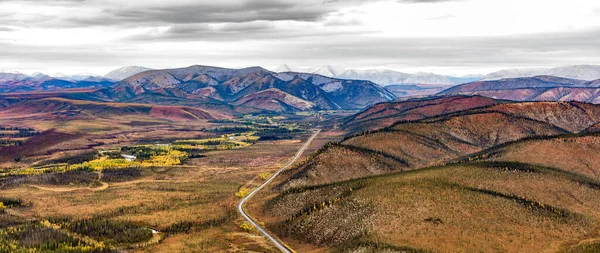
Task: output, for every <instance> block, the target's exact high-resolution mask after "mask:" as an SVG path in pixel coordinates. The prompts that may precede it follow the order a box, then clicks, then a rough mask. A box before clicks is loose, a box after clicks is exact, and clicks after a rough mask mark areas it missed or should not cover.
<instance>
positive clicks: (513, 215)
mask: <svg viewBox="0 0 600 253" xmlns="http://www.w3.org/2000/svg"><path fill="white" fill-rule="evenodd" d="M469 101H470V102H471V103H472V105H475V104H477V103H474V102H475V101H477V102H482V101H486V103H487V105H486V103H481V104H482V106H480V107H474V108H468V106H466V105H464V106H465V107H464V108H466V109H464V110H448V112H446V113H444V112H443V111H444V110H440V108H452V107H454V108H457V107H460V106H463V104H464V103H465V102H469ZM402 103H406V104H404V105H403V104H402ZM419 103H420V104H419ZM416 105H419V106H421V107H417V109H418V108H428V107H431V111H432V112H438V113H439V115H437V113H436V114H432V115H431V116H429V117H423V118H421V119H418V120H412V121H408V120H401V119H402V117H403V115H402V109H403V108H409V109H408V110H407V112H410V111H411V110H413V109H411V107H413V106H416ZM395 108H398V109H399V110H397V111H395V110H393V109H395ZM433 108H436V109H437V110H433ZM427 111H429V110H427ZM379 113H381V115H392V116H394V115H396V113H397V115H398V116H397V117H398V118H399V119H400V121H398V122H397V123H395V124H393V125H391V126H388V127H386V128H384V129H382V130H378V131H372V132H365V133H362V134H359V135H354V136H349V137H347V138H346V139H344V140H343V141H341V142H339V143H333V144H329V145H327V146H325V147H324V148H322V149H320V150H319V151H317V152H316V153H314V154H313V155H312V156H311V157H310V158H309V159H308V160H307V161H306V162H304V163H302V164H300V165H298V166H297V167H295V168H293V169H291V170H289V171H286V172H284V173H283V174H282V175H283V176H284V177H285V179H284V180H282V181H280V182H279V184H278V185H277V186H276V187H274V190H275V191H278V193H279V194H278V195H277V196H276V197H274V198H271V199H270V200H268V201H267V202H266V203H265V204H264V206H263V208H262V212H261V214H260V215H263V216H265V217H270V218H269V219H266V220H268V221H269V222H268V223H267V226H268V227H269V228H270V229H272V230H273V231H275V232H276V233H277V234H278V235H279V236H280V237H282V238H288V239H286V240H285V241H286V242H287V243H290V244H292V245H293V246H297V247H298V248H302V247H304V246H303V245H306V244H308V245H311V246H310V247H313V248H316V249H320V250H329V251H334V252H338V251H340V252H342V251H344V252H346V251H356V252H457V251H460V252H471V251H478V250H481V249H487V250H489V251H492V252H594V251H585V250H586V249H588V250H589V249H596V248H598V246H599V245H600V236H598V234H597V226H598V224H600V219H598V217H599V216H598V214H600V213H599V212H598V210H600V209H598V208H599V207H600V198H598V197H597V196H598V190H599V189H600V176H599V175H600V170H599V169H598V168H597V166H596V165H597V162H596V161H595V160H594V157H595V156H596V154H597V152H598V150H600V138H599V137H598V136H599V135H598V133H589V131H592V130H593V129H595V126H597V125H598V124H599V122H600V106H597V105H593V104H586V103H578V102H569V103H567V102H505V101H495V100H492V99H487V98H482V97H444V98H437V99H431V100H421V101H419V100H417V101H408V102H399V103H382V104H378V105H375V106H373V108H370V109H368V110H366V111H364V112H362V113H360V114H358V115H356V116H354V117H352V119H365V120H366V121H368V120H369V118H370V117H373V118H371V119H377V117H378V116H379V115H380V114H379ZM420 116H421V115H420ZM310 247H309V248H310Z"/></svg>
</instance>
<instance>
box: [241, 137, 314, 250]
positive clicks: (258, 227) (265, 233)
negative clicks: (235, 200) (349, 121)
mask: <svg viewBox="0 0 600 253" xmlns="http://www.w3.org/2000/svg"><path fill="white" fill-rule="evenodd" d="M320 132H321V130H320V129H317V130H316V131H315V133H314V134H313V135H312V136H311V137H310V138H309V139H308V140H307V141H306V143H304V146H302V148H300V150H298V152H297V153H296V155H295V156H294V159H292V160H291V161H290V162H288V163H287V164H286V165H284V166H283V167H281V169H279V170H278V171H277V172H276V173H275V174H273V176H272V177H271V178H269V179H268V180H267V181H265V182H264V183H262V184H261V185H260V186H259V187H257V188H256V189H254V190H253V191H252V192H250V194H248V196H246V197H244V198H243V199H242V201H240V203H239V204H238V213H240V215H242V217H244V219H245V220H246V221H248V222H249V223H250V224H252V226H254V227H255V228H256V230H258V232H260V233H261V234H262V235H263V236H265V237H266V238H267V239H269V240H270V241H271V242H273V244H275V246H277V248H278V249H279V250H281V252H285V253H292V252H293V251H292V250H291V249H290V248H288V247H287V246H285V245H284V244H283V243H281V242H280V241H279V239H277V238H276V237H274V236H272V235H271V234H270V233H269V232H268V231H267V230H266V229H265V228H263V227H262V226H261V225H260V224H258V223H257V222H256V221H254V220H253V219H252V218H251V217H250V215H248V214H247V213H246V211H244V205H245V204H246V202H248V200H250V198H252V196H254V194H256V193H257V192H259V191H260V190H261V189H263V188H264V187H265V186H266V185H268V184H269V183H270V182H271V181H273V180H274V179H275V177H277V175H279V174H280V173H281V172H282V171H284V170H285V169H287V168H288V167H290V166H291V165H292V164H293V163H294V162H296V160H298V158H300V156H301V155H302V153H304V150H306V148H308V146H309V145H310V143H311V142H312V141H313V139H315V137H317V135H319V133H320Z"/></svg>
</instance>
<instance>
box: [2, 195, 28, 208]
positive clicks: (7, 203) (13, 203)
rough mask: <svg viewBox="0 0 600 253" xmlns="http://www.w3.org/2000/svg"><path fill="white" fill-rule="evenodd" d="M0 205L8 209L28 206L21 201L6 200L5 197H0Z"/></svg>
mask: <svg viewBox="0 0 600 253" xmlns="http://www.w3.org/2000/svg"><path fill="white" fill-rule="evenodd" d="M0 203H2V204H3V205H4V206H5V207H9V208H12V207H24V206H29V204H27V203H25V202H23V200H22V199H15V198H6V197H0Z"/></svg>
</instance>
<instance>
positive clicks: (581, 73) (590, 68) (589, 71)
mask: <svg viewBox="0 0 600 253" xmlns="http://www.w3.org/2000/svg"><path fill="white" fill-rule="evenodd" d="M534 76H556V77H563V78H571V79H578V80H584V81H592V80H597V79H600V66H596V65H573V66H565V67H558V68H537V69H532V68H523V69H504V70H500V71H496V72H493V73H490V74H488V75H486V76H485V77H483V79H482V80H485V81H493V80H500V79H507V78H520V77H534Z"/></svg>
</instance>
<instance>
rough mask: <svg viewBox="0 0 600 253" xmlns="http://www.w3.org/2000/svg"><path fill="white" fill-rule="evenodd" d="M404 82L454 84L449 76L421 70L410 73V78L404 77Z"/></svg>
mask: <svg viewBox="0 0 600 253" xmlns="http://www.w3.org/2000/svg"><path fill="white" fill-rule="evenodd" d="M403 83H408V84H441V85H454V84H455V83H453V82H452V81H450V79H448V77H447V76H441V75H436V74H433V73H423V72H419V73H416V74H412V75H410V76H409V77H408V78H406V79H404V82H403Z"/></svg>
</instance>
